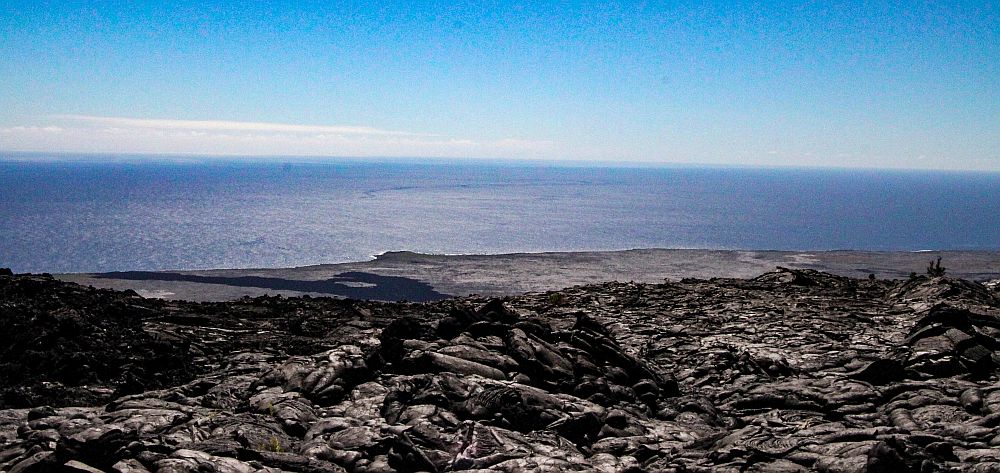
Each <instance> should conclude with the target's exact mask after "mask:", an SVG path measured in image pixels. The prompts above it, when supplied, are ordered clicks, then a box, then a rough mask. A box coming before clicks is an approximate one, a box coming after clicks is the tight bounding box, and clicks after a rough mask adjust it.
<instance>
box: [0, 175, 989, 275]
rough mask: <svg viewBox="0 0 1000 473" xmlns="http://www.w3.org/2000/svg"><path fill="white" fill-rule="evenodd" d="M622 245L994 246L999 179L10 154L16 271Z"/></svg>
mask: <svg viewBox="0 0 1000 473" xmlns="http://www.w3.org/2000/svg"><path fill="white" fill-rule="evenodd" d="M630 248H710V249H774V250H833V249H855V250H893V251H919V250H977V249H978V250H1000V173H961V172H929V171H876V170H839V169H761V168H696V167H607V166H598V167H585V166H560V165H554V164H553V165H546V164H539V163H528V164H523V163H522V164H518V163H483V162H475V163H460V162H433V163H425V164H415V163H407V162H404V161H395V162H393V161H352V160H337V161H332V162H327V163H321V162H302V161H297V160H289V161H287V162H286V161H282V160H269V161H238V160H225V161H220V160H190V161H181V160H152V161H150V160H120V159H118V160H112V161H109V162H99V161H97V160H90V161H88V160H0V267H11V268H12V269H14V271H16V272H51V273H63V272H103V271H126V270H167V269H205V268H267V267H289V266H302V265H309V264H318V263H336V262H346V261H363V260H366V259H369V258H371V257H372V256H373V255H375V254H379V253H382V252H385V251H395V250H411V251H417V252H424V253H440V254H491V253H510V252H541V251H582V250H617V249H630Z"/></svg>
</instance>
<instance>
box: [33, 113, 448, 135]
mask: <svg viewBox="0 0 1000 473" xmlns="http://www.w3.org/2000/svg"><path fill="white" fill-rule="evenodd" d="M52 118H55V119H60V120H70V121H77V122H84V123H89V124H94V125H104V126H111V127H119V128H149V129H157V130H200V131H260V132H274V133H340V134H348V135H389V136H430V135H424V134H420V133H410V132H406V131H395V130H382V129H379V128H373V127H367V126H347V125H332V126H331V125H293V124H286V123H268V122H237V121H226V120H174V119H167V118H127V117H99V116H92V115H54V116H53V117H52Z"/></svg>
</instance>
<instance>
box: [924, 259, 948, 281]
mask: <svg viewBox="0 0 1000 473" xmlns="http://www.w3.org/2000/svg"><path fill="white" fill-rule="evenodd" d="M946 269H947V268H944V267H942V266H941V257H940V256H938V259H937V261H934V260H931V262H930V263H928V264H927V275H928V276H930V277H932V278H936V277H938V276H944V272H945V270H946Z"/></svg>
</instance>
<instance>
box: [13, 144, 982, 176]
mask: <svg viewBox="0 0 1000 473" xmlns="http://www.w3.org/2000/svg"><path fill="white" fill-rule="evenodd" d="M17 156H25V157H45V156H48V157H50V158H53V159H48V160H42V161H46V162H58V161H70V162H91V163H100V162H106V163H111V162H117V163H121V162H137V161H140V160H142V159H143V158H152V160H153V161H152V162H160V163H163V162H171V161H174V162H180V161H185V162H191V161H202V162H210V161H215V162H254V161H256V162H276V161H280V160H286V161H291V162H290V163H288V164H333V163H334V162H337V161H339V162H340V163H344V162H356V163H358V162H379V163H397V164H428V165H435V164H460V165H461V164H466V165H476V164H480V165H482V164H494V165H497V164H500V165H513V166H517V165H523V166H526V167H527V166H532V167H546V166H547V167H573V168H588V167H591V168H629V169H637V168H651V169H661V168H675V169H681V168H686V169H760V170H767V169H775V170H827V171H870V172H878V171H894V172H940V173H961V174H969V173H973V174H1000V170H998V169H969V168H965V169H954V168H935V167H927V168H915V167H884V166H882V167H880V166H837V165H795V164H751V163H748V164H734V163H712V162H668V161H637V160H586V159H559V158H516V157H509V158H494V157H476V156H465V157H438V156H416V155H414V156H336V155H304V154H298V155H296V154H288V155H271V154H259V155H249V154H211V153H129V152H113V153H112V152H93V151H44V150H3V149H0V162H24V161H31V160H23V159H21V160H19V159H11V158H15V157H17ZM59 158H79V159H59ZM88 158H91V159H88ZM97 158H112V161H108V160H107V159H97Z"/></svg>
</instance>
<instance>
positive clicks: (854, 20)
mask: <svg viewBox="0 0 1000 473" xmlns="http://www.w3.org/2000/svg"><path fill="white" fill-rule="evenodd" d="M210 3H211V2H201V1H199V2H186V1H150V2H142V1H132V2H79V1H52V2H44V1H26V2H21V1H11V0H6V1H4V2H2V3H0V150H5V151H12V150H43V151H83V152H90V151H94V152H128V153H137V152H139V153H146V152H149V153H199V154H266V155H333V156H418V157H419V156H427V157H488V158H536V159H537V158H542V159H572V160H602V161H648V162H668V163H711V164H743V165H806V166H811V165H824V166H876V167H917V168H923V167H930V168H947V169H988V170H1000V15H998V13H1000V11H998V6H997V5H998V4H997V3H996V2H991V1H984V2H926V3H925V2H912V1H901V2H891V3H882V2H832V1H831V2H826V1H824V2H805V3H799V2H764V3H744V2H731V1H725V2H711V3H707V2H706V3H702V2H623V3H621V4H615V3H613V2H542V1H532V2H480V3H461V2H454V3H452V2H433V1H426V2H425V1H413V0H409V1H403V2H386V1H382V2H337V1H323V2H309V1H296V2H275V3H268V4H265V3H263V2H239V3H235V2H234V3H215V4H210Z"/></svg>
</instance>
